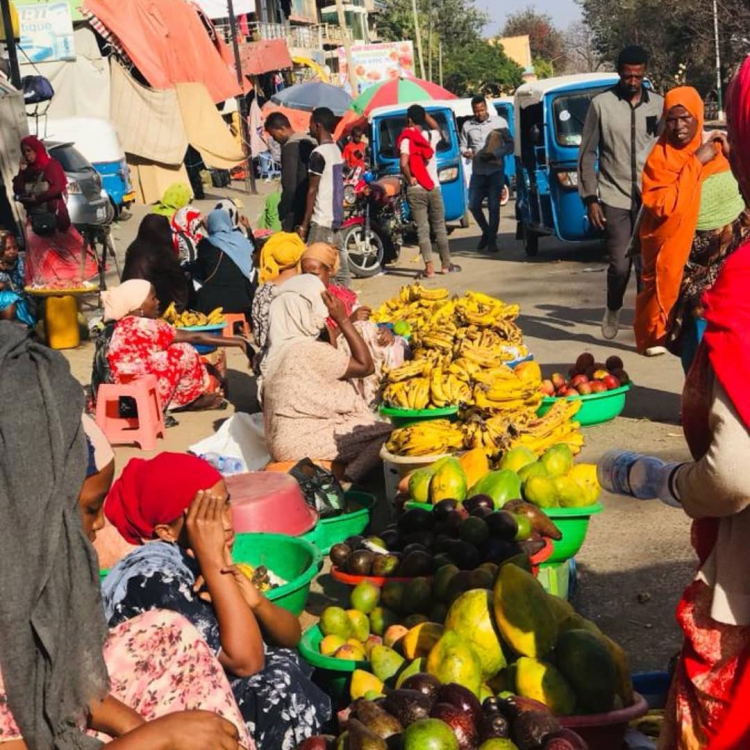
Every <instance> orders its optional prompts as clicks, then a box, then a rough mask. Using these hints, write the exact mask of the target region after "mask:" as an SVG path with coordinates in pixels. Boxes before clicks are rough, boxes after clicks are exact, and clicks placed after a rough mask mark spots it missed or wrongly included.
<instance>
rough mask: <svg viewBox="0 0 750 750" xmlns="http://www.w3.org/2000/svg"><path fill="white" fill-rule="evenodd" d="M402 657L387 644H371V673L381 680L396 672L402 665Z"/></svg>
mask: <svg viewBox="0 0 750 750" xmlns="http://www.w3.org/2000/svg"><path fill="white" fill-rule="evenodd" d="M404 661H405V660H404V657H403V656H401V654H399V653H396V651H394V650H393V649H392V648H389V647H388V646H382V645H380V646H373V648H372V651H371V652H370V666H371V667H372V672H373V674H374V675H375V676H376V677H377V678H378V679H379V680H382V681H383V682H386V681H387V680H390V679H391V677H393V676H394V675H396V674H398V672H399V670H400V669H401V667H403V665H404Z"/></svg>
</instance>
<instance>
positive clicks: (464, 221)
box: [461, 203, 504, 229]
mask: <svg viewBox="0 0 750 750" xmlns="http://www.w3.org/2000/svg"><path fill="white" fill-rule="evenodd" d="M500 205H501V206H502V205H504V204H503V203H501V204H500ZM470 226H471V218H470V217H469V212H468V211H466V213H464V215H463V216H462V217H461V229H468V228H469V227H470Z"/></svg>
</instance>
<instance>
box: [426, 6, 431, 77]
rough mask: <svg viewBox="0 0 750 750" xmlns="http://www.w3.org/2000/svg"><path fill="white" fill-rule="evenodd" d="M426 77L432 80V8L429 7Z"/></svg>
mask: <svg viewBox="0 0 750 750" xmlns="http://www.w3.org/2000/svg"><path fill="white" fill-rule="evenodd" d="M427 54H428V55H429V57H428V58H427V78H428V80H430V81H432V8H430V25H429V26H428V27H427Z"/></svg>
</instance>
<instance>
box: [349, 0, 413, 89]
mask: <svg viewBox="0 0 750 750" xmlns="http://www.w3.org/2000/svg"><path fill="white" fill-rule="evenodd" d="M337 2H340V0H337ZM411 9H412V13H413V14H414V36H416V37H417V52H418V53H419V76H420V78H421V79H422V80H424V54H423V53H422V36H421V35H420V33H419V15H418V14H417V0H411Z"/></svg>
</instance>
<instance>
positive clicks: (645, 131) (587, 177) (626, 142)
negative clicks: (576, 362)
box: [578, 46, 664, 339]
mask: <svg viewBox="0 0 750 750" xmlns="http://www.w3.org/2000/svg"><path fill="white" fill-rule="evenodd" d="M647 64H648V54H647V53H646V50H644V49H643V48H642V47H638V46H631V47H626V48H625V49H624V50H623V51H622V52H621V53H620V55H619V57H618V58H617V72H618V74H619V76H620V81H619V83H617V85H615V86H613V87H612V88H611V89H608V90H607V91H604V92H602V93H601V94H599V95H598V96H595V97H594V98H593V99H592V100H591V106H590V107H589V111H588V114H587V116H586V122H585V124H584V127H583V135H582V138H581V152H580V157H579V161H578V192H579V193H580V195H581V198H582V199H583V202H584V203H585V204H586V211H587V213H588V218H589V221H590V222H591V225H592V226H593V227H594V228H595V229H599V230H600V231H603V232H605V233H606V237H607V253H608V256H609V268H608V270H607V308H606V310H605V311H604V320H603V321H602V336H604V338H605V339H613V338H615V336H617V331H618V329H619V324H620V310H621V308H622V303H623V298H624V296H625V290H626V289H627V286H628V281H629V279H630V270H631V266H632V259H631V258H629V257H628V256H627V249H628V245H629V244H630V238H631V236H632V234H633V230H634V229H635V223H636V217H637V215H638V209H639V208H640V205H641V173H642V172H643V166H644V164H645V162H646V157H647V156H648V154H649V152H650V151H651V148H652V147H653V145H654V142H655V139H656V136H657V131H658V129H659V122H660V120H661V115H662V108H663V106H664V100H663V99H662V97H661V96H659V95H658V94H655V93H654V92H653V91H651V90H649V89H648V88H646V86H645V85H644V79H645V76H646V65H647ZM597 156H598V158H599V171H598V174H597V170H596V160H597Z"/></svg>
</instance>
